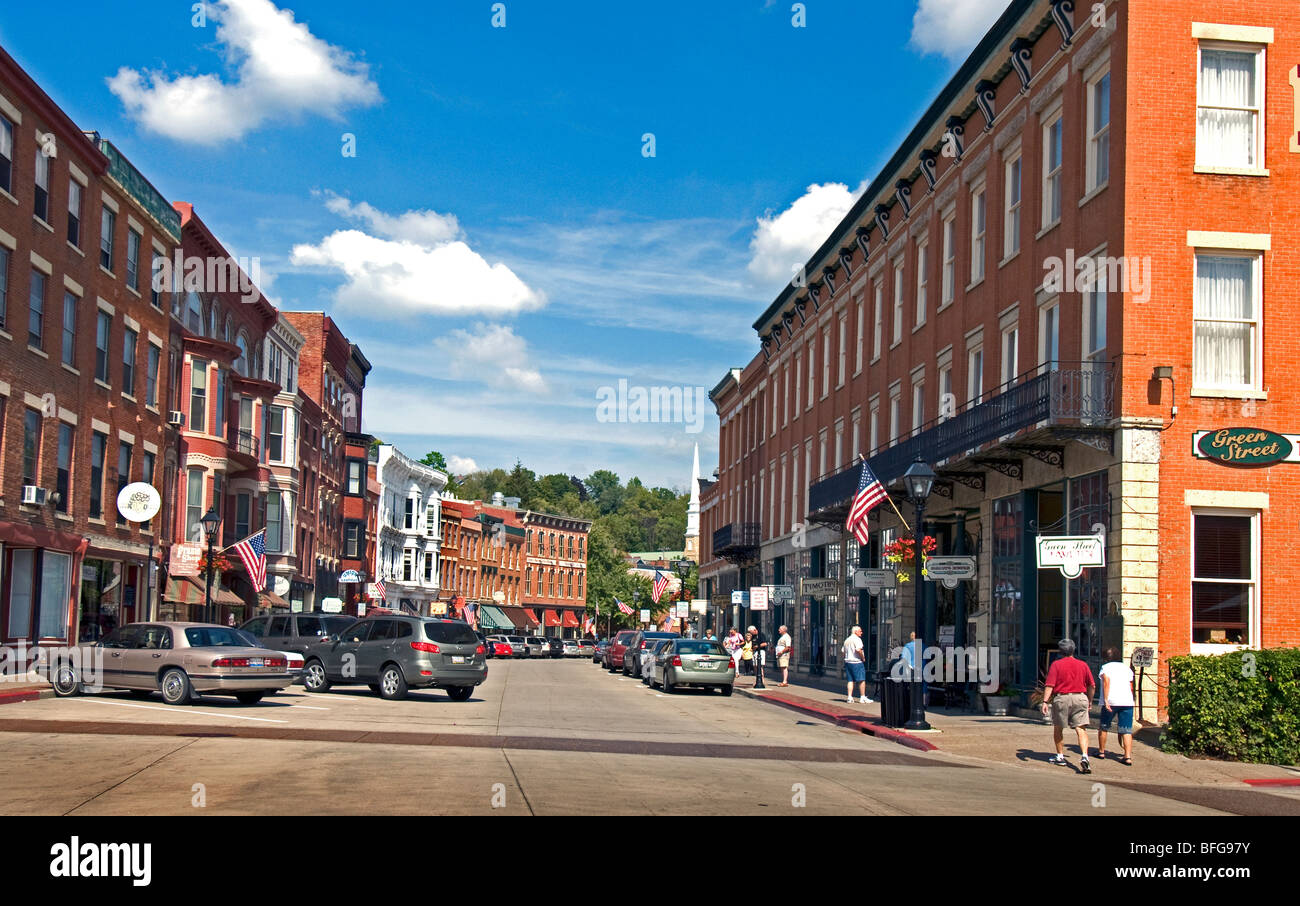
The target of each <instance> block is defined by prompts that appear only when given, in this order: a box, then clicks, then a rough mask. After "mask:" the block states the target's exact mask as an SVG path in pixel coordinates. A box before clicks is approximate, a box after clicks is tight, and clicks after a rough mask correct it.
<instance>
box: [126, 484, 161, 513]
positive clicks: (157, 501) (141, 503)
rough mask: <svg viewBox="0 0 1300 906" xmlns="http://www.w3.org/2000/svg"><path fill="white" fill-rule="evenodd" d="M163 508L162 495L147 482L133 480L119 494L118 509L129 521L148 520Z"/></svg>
mask: <svg viewBox="0 0 1300 906" xmlns="http://www.w3.org/2000/svg"><path fill="white" fill-rule="evenodd" d="M161 508H162V497H161V496H160V495H159V494H158V491H157V489H156V488H154V486H153V485H151V484H148V483H147V482H143V481H136V482H132V483H131V484H129V485H127V486H126V487H124V488H122V490H121V491H120V492H119V493H118V495H117V511H118V513H120V514H121V516H122V518H123V519H125V520H127V521H128V522H148V521H149V520H150V519H152V518H153V517H154V516H157V515H158V510H159V509H161Z"/></svg>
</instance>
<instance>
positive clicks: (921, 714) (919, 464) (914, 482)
mask: <svg viewBox="0 0 1300 906" xmlns="http://www.w3.org/2000/svg"><path fill="white" fill-rule="evenodd" d="M934 479H935V475H934V469H931V468H930V467H929V466H928V465H926V464H925V461H924V460H923V459H921V457H919V456H918V457H916V461H915V462H914V463H912V464H911V465H910V466H908V467H907V471H906V472H904V473H903V484H904V486H905V487H906V488H907V494H908V496H909V497H911V498H912V500H913V501H914V502H915V503H916V528H915V532H916V540H915V542H914V543H915V545H916V548H915V551H914V555H915V558H916V560H915V562H916V616H915V618H914V619H913V623H914V625H915V626H916V644H915V645H914V646H912V671H911V672H912V675H911V677H910V680H911V683H910V686H911V698H912V718H911V720H909V721H908V722H907V723H905V724H904V725H903V726H904V728H905V729H908V730H928V729H930V725H929V724H928V723H926V720H925V703H924V701H923V700H922V698H921V684H920V683H919V682H917V674H918V673H919V672H920V667H921V664H920V661H921V652H922V650H923V649H924V648H925V642H924V640H923V639H922V634H923V632H924V624H923V622H922V620H921V608H922V607H923V606H924V603H923V602H924V600H925V576H924V575H923V572H922V568H921V564H922V562H923V560H924V559H925V526H924V525H923V523H922V520H923V519H924V518H925V501H926V498H928V497H929V496H930V490H931V488H933V487H934Z"/></svg>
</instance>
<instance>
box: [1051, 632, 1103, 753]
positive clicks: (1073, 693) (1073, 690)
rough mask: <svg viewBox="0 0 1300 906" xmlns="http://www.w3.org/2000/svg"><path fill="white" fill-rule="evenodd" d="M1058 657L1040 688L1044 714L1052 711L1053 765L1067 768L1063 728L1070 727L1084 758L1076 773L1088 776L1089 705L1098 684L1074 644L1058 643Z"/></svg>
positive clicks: (1067, 640)
mask: <svg viewBox="0 0 1300 906" xmlns="http://www.w3.org/2000/svg"><path fill="white" fill-rule="evenodd" d="M1056 647H1057V650H1059V651H1060V652H1061V656H1060V657H1059V658H1057V659H1056V660H1055V661H1053V662H1052V666H1051V667H1050V668H1048V671H1047V680H1046V682H1044V684H1043V686H1044V689H1043V714H1047V710H1048V708H1049V707H1050V708H1051V710H1052V740H1053V742H1055V743H1056V757H1055V758H1052V759H1050V761H1051V763H1052V764H1069V762H1068V761H1066V760H1065V742H1064V739H1065V728H1066V726H1069V727H1071V728H1072V729H1073V730H1074V731H1075V732H1076V733H1077V734H1078V736H1079V752H1080V753H1081V754H1082V755H1083V758H1082V760H1081V761H1080V767H1079V771H1080V772H1081V773H1083V774H1091V773H1092V767H1091V766H1090V765H1089V763H1088V705H1089V704H1090V703H1091V702H1092V690H1093V689H1095V688H1097V682H1096V680H1094V679H1093V678H1092V671H1091V670H1089V669H1088V665H1087V664H1085V663H1084V662H1083V661H1081V660H1079V659H1078V658H1077V657H1075V656H1074V642H1073V641H1072V640H1070V639H1061V641H1059V642H1057V644H1056Z"/></svg>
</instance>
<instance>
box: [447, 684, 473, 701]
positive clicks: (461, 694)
mask: <svg viewBox="0 0 1300 906" xmlns="http://www.w3.org/2000/svg"><path fill="white" fill-rule="evenodd" d="M472 694H474V687H473V686H448V687H447V697H448V698H450V699H451V700H452V701H454V702H465V701H469V697H470V696H471V695H472Z"/></svg>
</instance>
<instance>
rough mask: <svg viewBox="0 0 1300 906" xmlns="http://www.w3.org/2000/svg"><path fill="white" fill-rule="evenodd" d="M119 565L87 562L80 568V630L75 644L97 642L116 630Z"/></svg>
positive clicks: (119, 610)
mask: <svg viewBox="0 0 1300 906" xmlns="http://www.w3.org/2000/svg"><path fill="white" fill-rule="evenodd" d="M122 581H123V569H122V564H121V563H120V562H119V561H117V560H95V559H91V558H87V559H86V560H85V562H84V563H83V564H82V566H81V623H80V626H81V630H80V633H79V635H78V640H79V641H82V642H98V641H99V640H100V639H102V638H103V637H104V636H106V635H108V634H109V633H110V632H112V631H113V630H114V629H116V628H117V625H118V623H119V622H120V621H121V613H122Z"/></svg>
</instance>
